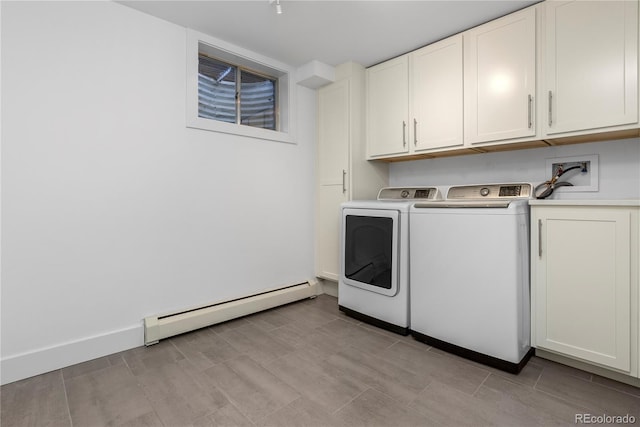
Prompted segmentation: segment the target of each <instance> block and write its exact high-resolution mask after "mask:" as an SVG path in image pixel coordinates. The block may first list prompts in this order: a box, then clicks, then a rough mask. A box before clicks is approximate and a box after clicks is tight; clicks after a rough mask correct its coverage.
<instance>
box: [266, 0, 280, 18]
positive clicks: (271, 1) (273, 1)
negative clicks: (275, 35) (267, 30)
mask: <svg viewBox="0 0 640 427" xmlns="http://www.w3.org/2000/svg"><path fill="white" fill-rule="evenodd" d="M269 3H271V4H273V3H275V4H276V13H277V14H278V15H282V6H280V0H269Z"/></svg>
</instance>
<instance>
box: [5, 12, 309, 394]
mask: <svg viewBox="0 0 640 427" xmlns="http://www.w3.org/2000/svg"><path fill="white" fill-rule="evenodd" d="M185 33H186V31H185V29H184V28H181V27H178V26H175V25H173V24H170V23H168V22H165V21H162V20H159V19H156V18H153V17H150V16H147V15H144V14H142V13H140V12H137V11H134V10H132V9H130V8H127V7H124V6H121V5H118V4H116V3H112V2H38V3H35V2H21V3H18V2H15V3H13V2H2V91H3V92H2V110H1V111H2V124H3V127H2V306H1V321H2V330H1V331H2V336H1V339H2V349H1V350H2V354H1V356H2V382H3V383H6V382H10V381H14V380H16V379H19V378H23V377H26V376H30V375H34V374H37V373H40V372H44V371H47V370H51V369H55V368H58V367H61V366H65V365H68V364H71V363H76V362H79V361H83V360H87V359H90V358H93V357H98V356H101V355H104V354H109V353H113V352H116V351H119V350H122V349H125V348H130V347H133V346H138V345H142V343H143V337H142V318H143V317H145V316H147V315H153V314H159V313H164V312H167V311H171V310H176V309H183V308H187V307H192V306H197V305H200V304H203V303H209V302H215V301H222V300H226V299H229V298H233V297H237V296H242V295H245V294H249V293H253V292H256V291H260V290H263V289H266V288H270V287H276V286H281V285H289V284H293V283H298V282H303V281H306V280H307V279H309V278H311V277H312V276H313V271H314V270H313V259H314V257H313V246H314V245H313V230H314V227H313V215H314V206H313V204H314V199H313V194H312V189H313V188H314V186H313V183H314V171H313V167H314V151H315V149H314V144H315V143H314V141H315V93H314V92H313V91H311V90H308V89H305V88H303V87H298V88H297V106H296V108H297V120H298V122H297V126H296V128H297V144H284V143H277V142H271V141H265V140H258V139H250V138H244V137H237V136H232V135H225V134H220V133H213V132H207V131H201V130H195V129H187V128H186V127H185V37H186V35H185Z"/></svg>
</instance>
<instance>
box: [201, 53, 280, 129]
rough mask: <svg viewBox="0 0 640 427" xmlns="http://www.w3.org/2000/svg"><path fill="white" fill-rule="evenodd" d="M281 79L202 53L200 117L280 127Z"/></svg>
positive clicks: (248, 124) (249, 124)
mask: <svg viewBox="0 0 640 427" xmlns="http://www.w3.org/2000/svg"><path fill="white" fill-rule="evenodd" d="M277 82H278V81H277V80H276V79H275V78H273V77H270V76H263V75H261V74H258V73H253V72H251V71H249V70H245V69H243V68H242V67H238V66H236V65H232V64H228V63H226V62H223V61H219V60H217V59H214V58H210V57H208V56H207V55H204V54H199V55H198V117H203V118H205V119H211V120H220V121H223V122H227V123H236V124H240V125H245V126H254V127H258V128H262V129H271V130H276V85H277Z"/></svg>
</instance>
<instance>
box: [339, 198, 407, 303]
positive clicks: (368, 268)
mask: <svg viewBox="0 0 640 427" xmlns="http://www.w3.org/2000/svg"><path fill="white" fill-rule="evenodd" d="M399 220H400V219H399V214H398V211H395V210H375V209H343V211H342V246H341V247H342V257H341V258H342V260H341V261H342V262H341V273H340V276H341V277H340V279H341V280H342V281H343V283H345V284H347V285H350V286H355V287H358V288H361V289H365V290H367V291H371V292H375V293H379V294H383V295H387V296H394V295H396V294H397V293H398V257H399V254H398V248H399V246H398V230H399V227H400V224H399Z"/></svg>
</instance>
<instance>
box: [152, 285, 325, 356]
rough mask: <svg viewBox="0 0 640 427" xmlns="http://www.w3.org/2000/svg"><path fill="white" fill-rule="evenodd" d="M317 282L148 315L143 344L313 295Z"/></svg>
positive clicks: (315, 291) (315, 293)
mask: <svg viewBox="0 0 640 427" xmlns="http://www.w3.org/2000/svg"><path fill="white" fill-rule="evenodd" d="M317 291H318V282H317V281H315V280H309V281H308V282H304V283H299V284H296V285H291V286H286V287H282V288H275V289H269V290H267V291H264V292H261V293H259V294H254V295H248V296H245V297H242V298H237V299H234V300H230V301H224V302H220V303H216V304H211V305H207V306H204V307H197V308H193V309H189V310H184V311H179V312H175V313H170V314H165V315H159V316H151V317H145V319H144V344H145V345H147V346H149V345H152V344H156V343H158V342H159V341H160V340H161V339H164V338H168V337H172V336H174V335H179V334H183V333H185V332H189V331H193V330H196V329H200V328H204V327H207V326H211V325H215V324H216V323H221V322H226V321H227V320H232V319H236V318H238V317H242V316H247V315H249V314H253V313H257V312H259V311H263V310H268V309H270V308H273V307H277V306H280V305H284V304H288V303H291V302H294V301H298V300H302V299H305V298H311V297H314V296H316V295H317V293H318V292H317Z"/></svg>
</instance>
